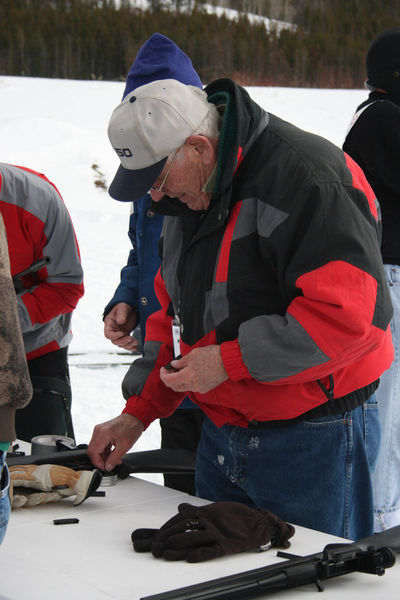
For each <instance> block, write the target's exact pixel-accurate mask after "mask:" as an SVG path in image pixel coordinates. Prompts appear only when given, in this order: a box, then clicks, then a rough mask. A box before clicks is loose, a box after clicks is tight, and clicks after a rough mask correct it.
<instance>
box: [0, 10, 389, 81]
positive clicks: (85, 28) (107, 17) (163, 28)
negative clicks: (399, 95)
mask: <svg viewBox="0 0 400 600" xmlns="http://www.w3.org/2000/svg"><path fill="white" fill-rule="evenodd" d="M203 3H204V0H149V3H148V7H147V8H146V10H144V9H143V8H140V7H139V4H138V5H136V3H135V2H133V1H130V0H120V1H119V2H116V1H113V0H1V3H0V74H2V75H24V76H31V77H50V78H68V79H104V80H122V79H125V76H126V74H127V72H128V69H129V67H130V65H131V63H132V61H133V59H134V58H135V55H136V53H137V51H138V49H139V48H140V46H141V45H142V44H143V42H144V41H145V40H146V39H147V38H148V37H149V36H150V35H151V34H152V33H154V32H156V31H158V32H160V33H163V34H165V35H167V36H168V37H170V38H171V39H173V40H174V41H175V42H176V43H177V44H178V45H179V46H180V47H181V48H182V49H183V50H184V51H185V52H186V53H187V54H188V55H189V56H190V58H191V59H192V62H193V65H194V66H195V68H196V69H197V71H198V72H199V74H200V76H201V78H202V81H203V82H204V83H208V82H210V81H212V80H213V79H215V78H217V77H231V78H233V79H235V80H236V81H237V82H238V83H240V84H242V85H270V86H296V87H324V88H328V87H330V88H360V87H362V85H363V81H364V78H365V76H364V60H365V52H366V49H367V48H368V46H369V44H370V42H371V41H372V39H373V38H374V36H375V35H376V34H377V33H379V32H380V31H382V30H384V29H387V28H389V27H396V26H400V0H308V1H306V0H297V1H293V2H287V3H284V4H285V5H286V4H289V5H290V8H291V11H290V23H289V25H288V26H286V27H285V28H282V29H281V28H278V27H277V26H274V25H272V26H271V27H270V28H269V29H267V28H266V26H265V24H264V23H262V22H259V23H254V22H252V20H251V19H249V18H248V16H247V13H248V12H251V11H253V10H254V11H256V12H258V14H260V15H263V16H267V17H269V16H271V14H272V4H274V7H275V11H276V7H277V5H278V7H279V2H274V3H272V2H269V1H268V0H257V1H256V0H254V1H253V2H251V1H249V0H232V1H231V2H229V0H228V1H227V0H225V2H224V5H225V6H229V7H231V8H235V9H238V10H239V11H242V12H239V17H238V18H237V19H234V20H232V19H228V18H227V17H226V16H224V15H221V16H218V15H217V14H208V13H207V11H206V10H205V7H204V4H203ZM221 3H222V2H221ZM221 3H219V2H218V0H214V4H217V5H218V4H221ZM282 4H283V3H282Z"/></svg>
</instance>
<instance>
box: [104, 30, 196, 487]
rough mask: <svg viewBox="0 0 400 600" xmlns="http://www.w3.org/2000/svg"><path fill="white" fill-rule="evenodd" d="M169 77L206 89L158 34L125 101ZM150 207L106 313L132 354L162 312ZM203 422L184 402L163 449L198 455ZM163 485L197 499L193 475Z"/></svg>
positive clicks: (165, 431) (135, 210) (133, 221)
mask: <svg viewBox="0 0 400 600" xmlns="http://www.w3.org/2000/svg"><path fill="white" fill-rule="evenodd" d="M170 77H172V78H174V79H177V80H178V81H181V82H182V83H185V84H189V85H196V86H198V87H200V88H202V84H201V81H200V78H199V76H198V74H197V73H196V71H195V69H194V67H193V65H192V62H191V60H190V59H189V57H188V56H187V55H186V54H185V53H184V52H183V51H182V50H181V49H180V48H179V47H178V46H177V45H176V44H175V43H174V42H173V41H172V40H170V39H169V38H167V37H166V36H164V35H162V34H160V33H154V34H153V35H152V36H151V37H150V38H149V39H148V40H147V41H146V42H145V43H144V44H143V46H142V47H141V48H140V50H139V52H138V54H137V56H136V58H135V60H134V62H133V64H132V66H131V68H130V70H129V73H128V76H127V80H126V86H125V90H124V94H123V98H122V99H124V98H125V97H126V96H127V94H129V93H130V92H132V91H133V90H134V89H136V88H137V87H139V86H141V85H143V84H146V83H149V82H151V81H154V80H155V79H158V80H161V79H168V78H170ZM151 202H152V200H151V196H150V194H145V195H144V196H142V197H141V198H139V199H137V200H135V201H134V202H132V209H131V214H130V218H129V232H128V235H129V239H130V241H131V244H132V249H131V251H130V252H129V257H128V262H127V264H126V266H125V267H123V269H122V271H121V281H120V284H119V285H118V287H117V289H116V290H115V293H114V296H113V298H112V299H111V300H110V302H109V303H108V304H107V306H106V307H105V309H104V335H105V336H106V337H107V338H108V339H110V340H111V341H112V343H113V344H115V345H117V346H119V347H120V348H123V349H125V350H129V351H137V349H138V347H141V348H143V347H144V339H145V336H146V321H147V318H148V317H149V316H150V315H151V314H152V313H153V312H155V311H156V310H159V309H160V304H159V302H158V300H157V297H156V294H155V292H154V278H155V276H156V273H157V271H158V269H159V267H160V264H161V260H160V256H159V252H158V242H159V239H160V234H161V228H162V224H163V220H164V216H163V215H162V214H160V213H156V212H155V211H154V210H152V207H151ZM132 334H133V335H132ZM137 335H139V336H140V339H138V338H137V337H136V336H137ZM139 344H140V345H139ZM203 418H204V413H203V412H202V411H201V410H200V409H199V408H198V407H197V406H196V405H194V404H193V403H192V402H191V401H190V400H189V398H185V399H184V400H183V401H182V403H181V404H180V406H179V407H178V408H177V410H176V411H175V412H174V414H173V415H171V416H170V417H167V418H161V419H160V428H161V448H165V449H174V450H175V449H181V450H190V451H192V452H196V449H197V445H198V443H199V440H200V435H201V427H202V423H203ZM164 483H165V485H166V486H167V487H171V488H174V489H177V490H180V491H182V492H186V493H189V494H192V495H194V494H195V485H194V476H193V475H181V474H178V475H174V474H168V473H166V474H164Z"/></svg>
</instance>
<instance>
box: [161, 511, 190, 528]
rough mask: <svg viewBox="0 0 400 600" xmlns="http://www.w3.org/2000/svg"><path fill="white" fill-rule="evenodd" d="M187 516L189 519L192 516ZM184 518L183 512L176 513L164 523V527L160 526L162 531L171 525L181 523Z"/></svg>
mask: <svg viewBox="0 0 400 600" xmlns="http://www.w3.org/2000/svg"><path fill="white" fill-rule="evenodd" d="M187 518H188V519H189V518H190V517H189V516H188V517H187ZM182 519H183V517H182V514H180V513H178V514H176V515H174V516H173V517H171V518H170V519H169V520H168V521H167V522H166V523H164V525H163V526H162V527H160V531H164V530H165V529H169V528H170V527H173V526H174V525H176V523H180V522H181V521H182Z"/></svg>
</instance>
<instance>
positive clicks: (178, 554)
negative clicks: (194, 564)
mask: <svg viewBox="0 0 400 600" xmlns="http://www.w3.org/2000/svg"><path fill="white" fill-rule="evenodd" d="M186 553H187V550H176V549H172V548H166V549H165V550H164V554H163V555H162V556H163V558H165V559H166V560H185V558H186Z"/></svg>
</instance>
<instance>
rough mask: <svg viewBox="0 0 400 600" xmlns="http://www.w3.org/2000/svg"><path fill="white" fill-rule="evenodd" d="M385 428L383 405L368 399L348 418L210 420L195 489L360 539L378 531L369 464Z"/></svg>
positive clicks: (200, 450)
mask: <svg viewBox="0 0 400 600" xmlns="http://www.w3.org/2000/svg"><path fill="white" fill-rule="evenodd" d="M379 431H380V427H379V418H378V413H377V410H374V406H370V405H369V404H365V405H364V406H360V407H358V408H356V409H355V410H353V411H349V412H346V413H344V414H343V415H336V416H329V417H322V418H319V419H313V420H310V421H301V422H298V423H294V424H290V425H286V426H282V425H280V426H277V427H270V428H266V429H244V428H241V427H232V426H230V425H225V426H223V427H222V428H221V429H218V428H217V427H216V426H215V425H214V424H213V423H212V422H211V421H210V420H209V419H207V418H206V419H205V421H204V424H203V433H202V438H201V441H200V444H199V446H198V450H197V464H196V493H197V495H198V496H200V497H201V498H206V499H208V500H211V501H214V502H215V501H221V500H230V501H236V502H243V503H244V504H247V505H249V506H258V507H261V508H266V509H268V510H270V511H271V512H273V513H275V514H276V515H278V516H279V517H281V518H282V519H283V520H285V521H288V522H290V523H293V524H294V525H301V526H303V527H309V528H311V529H316V530H318V531H324V532H326V533H329V534H332V535H337V536H340V537H345V538H350V539H353V540H357V539H360V538H362V537H365V536H367V535H371V534H372V532H373V501H372V486H371V476H370V468H373V465H374V462H375V459H376V455H377V453H378V448H379ZM366 439H368V446H367V445H366V443H365V440H366Z"/></svg>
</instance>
